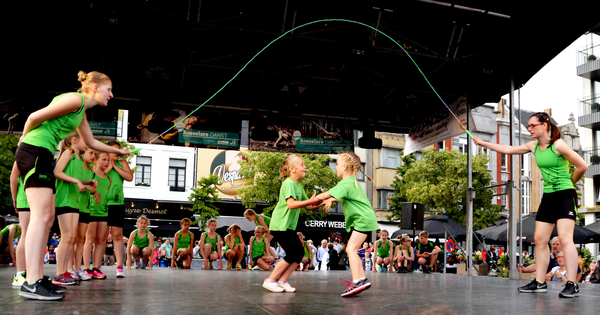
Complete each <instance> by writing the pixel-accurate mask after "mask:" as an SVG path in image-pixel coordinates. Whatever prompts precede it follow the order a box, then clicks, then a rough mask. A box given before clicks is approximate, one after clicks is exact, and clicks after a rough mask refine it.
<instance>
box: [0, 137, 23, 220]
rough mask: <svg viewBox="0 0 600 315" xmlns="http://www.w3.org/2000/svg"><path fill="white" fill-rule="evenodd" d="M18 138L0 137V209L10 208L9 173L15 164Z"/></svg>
mask: <svg viewBox="0 0 600 315" xmlns="http://www.w3.org/2000/svg"><path fill="white" fill-rule="evenodd" d="M18 142H19V137H17V136H13V135H0V209H3V210H4V209H6V208H12V197H11V194H10V172H11V171H12V166H13V163H14V162H15V151H16V150H17V143H18Z"/></svg>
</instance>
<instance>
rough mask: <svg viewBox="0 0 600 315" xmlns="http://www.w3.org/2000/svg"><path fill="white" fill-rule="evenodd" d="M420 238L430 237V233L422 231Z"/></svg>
mask: <svg viewBox="0 0 600 315" xmlns="http://www.w3.org/2000/svg"><path fill="white" fill-rule="evenodd" d="M419 236H424V237H429V232H427V231H421V233H419Z"/></svg>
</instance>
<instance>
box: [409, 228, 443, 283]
mask: <svg viewBox="0 0 600 315" xmlns="http://www.w3.org/2000/svg"><path fill="white" fill-rule="evenodd" d="M428 238H429V232H427V231H422V232H421V233H419V243H417V254H416V255H415V257H417V259H418V260H417V263H418V264H419V265H421V266H423V273H430V272H431V271H435V270H434V267H435V264H436V263H437V256H438V253H439V252H440V251H441V250H440V248H439V247H437V246H435V245H433V242H430V241H429V240H428Z"/></svg>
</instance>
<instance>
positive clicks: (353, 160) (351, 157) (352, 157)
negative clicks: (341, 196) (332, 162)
mask: <svg viewBox="0 0 600 315" xmlns="http://www.w3.org/2000/svg"><path fill="white" fill-rule="evenodd" d="M338 159H343V160H344V161H346V164H347V165H348V166H349V167H350V171H351V172H352V174H353V175H354V178H355V180H354V187H357V186H358V183H357V182H356V173H358V172H361V173H363V175H365V177H367V178H368V179H369V180H370V181H373V179H372V178H371V177H369V175H367V174H366V173H365V172H363V170H362V167H361V163H360V157H359V156H358V155H356V153H354V152H351V151H348V152H344V153H341V154H340V156H339V158H338Z"/></svg>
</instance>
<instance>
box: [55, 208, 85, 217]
mask: <svg viewBox="0 0 600 315" xmlns="http://www.w3.org/2000/svg"><path fill="white" fill-rule="evenodd" d="M67 213H79V210H78V209H75V208H71V207H57V208H56V216H59V215H61V214H67Z"/></svg>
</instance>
